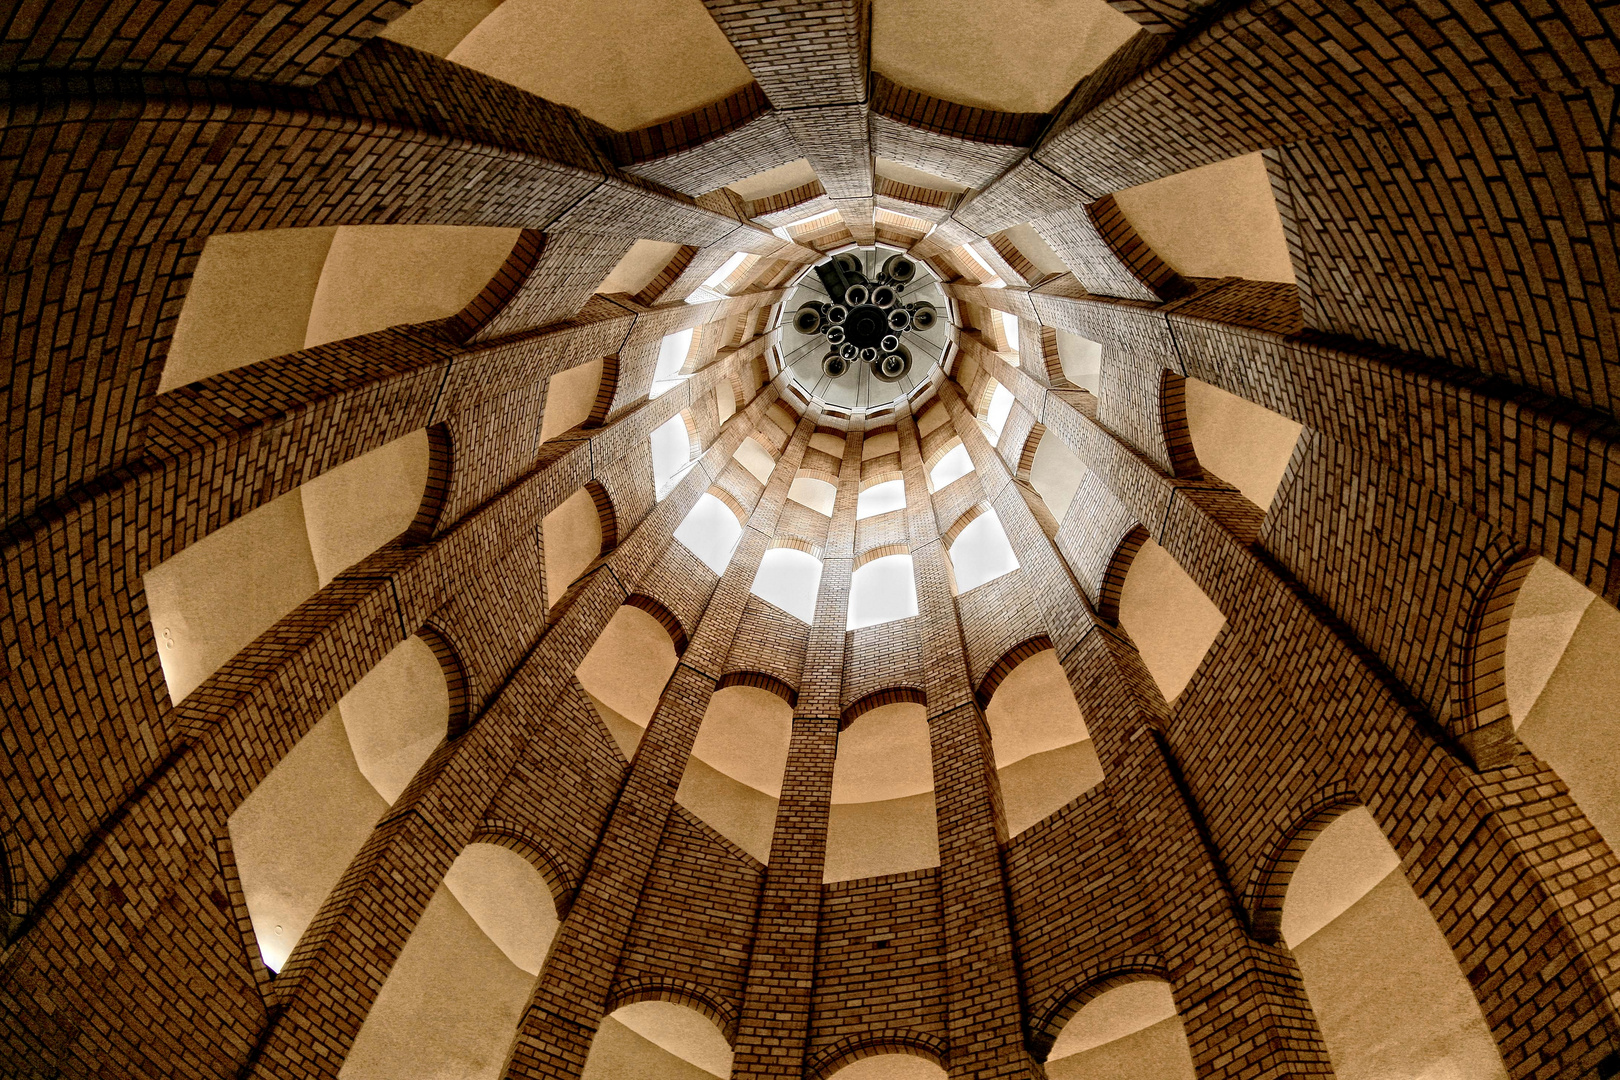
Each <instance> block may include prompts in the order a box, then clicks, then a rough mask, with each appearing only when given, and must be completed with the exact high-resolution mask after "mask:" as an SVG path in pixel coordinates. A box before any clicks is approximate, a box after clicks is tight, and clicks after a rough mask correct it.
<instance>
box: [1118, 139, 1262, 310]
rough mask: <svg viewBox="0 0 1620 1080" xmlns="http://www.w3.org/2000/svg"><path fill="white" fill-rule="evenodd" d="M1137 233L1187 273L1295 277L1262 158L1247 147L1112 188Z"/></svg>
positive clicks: (1186, 274) (1179, 270) (1260, 278)
mask: <svg viewBox="0 0 1620 1080" xmlns="http://www.w3.org/2000/svg"><path fill="white" fill-rule="evenodd" d="M1114 201H1115V202H1117V203H1118V204H1119V208H1120V210H1121V211H1122V212H1123V213H1124V214H1125V217H1126V219H1127V220H1128V221H1130V223H1131V224H1132V225H1134V226H1135V227H1136V232H1137V235H1139V236H1140V237H1141V238H1142V239H1143V241H1145V242H1146V243H1147V245H1148V247H1150V248H1152V249H1153V250H1154V252H1155V253H1157V254H1158V256H1159V258H1161V259H1163V260H1164V261H1165V262H1167V263H1169V264H1170V266H1171V268H1172V269H1174V270H1176V271H1178V272H1179V273H1181V274H1182V275H1184V276H1186V277H1226V276H1228V275H1230V276H1234V277H1243V278H1251V279H1253V280H1255V281H1285V282H1292V281H1293V280H1294V264H1293V260H1292V259H1291V258H1290V257H1289V254H1288V242H1287V240H1286V238H1285V237H1284V235H1283V227H1282V218H1281V217H1279V216H1278V214H1277V202H1276V199H1275V198H1274V197H1273V196H1272V194H1271V178H1270V177H1269V176H1268V175H1267V173H1266V163H1265V159H1264V158H1262V157H1261V156H1260V155H1259V154H1245V155H1243V156H1241V157H1235V158H1227V159H1226V160H1225V161H1219V162H1216V163H1215V164H1213V165H1205V166H1204V167H1203V168H1199V169H1192V170H1189V171H1188V172H1184V173H1177V174H1175V175H1174V176H1167V177H1165V178H1164V179H1162V180H1154V181H1151V182H1150V183H1146V184H1141V185H1139V186H1137V187H1131V188H1126V189H1125V190H1123V191H1117V192H1115V193H1114Z"/></svg>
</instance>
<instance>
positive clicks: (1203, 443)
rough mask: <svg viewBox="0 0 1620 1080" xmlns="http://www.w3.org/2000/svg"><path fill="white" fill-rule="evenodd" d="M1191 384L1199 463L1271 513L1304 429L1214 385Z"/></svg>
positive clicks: (1190, 413)
mask: <svg viewBox="0 0 1620 1080" xmlns="http://www.w3.org/2000/svg"><path fill="white" fill-rule="evenodd" d="M1185 386H1186V395H1187V430H1188V432H1189V433H1190V434H1191V435H1192V443H1193V451H1194V452H1195V453H1196V454H1197V455H1198V464H1199V465H1201V466H1203V467H1204V468H1205V469H1208V470H1209V471H1210V472H1212V473H1214V474H1215V475H1216V476H1218V477H1220V478H1221V479H1222V480H1225V481H1226V482H1227V483H1228V484H1231V485H1232V486H1233V487H1235V488H1237V489H1238V490H1239V491H1241V492H1243V494H1244V496H1245V497H1246V498H1247V499H1248V500H1249V501H1250V502H1252V503H1254V504H1255V505H1256V506H1258V507H1259V508H1260V509H1262V510H1265V509H1268V508H1269V507H1270V506H1271V500H1272V499H1273V498H1275V497H1276V494H1277V487H1278V485H1279V484H1281V483H1282V478H1283V473H1284V472H1286V471H1287V469H1288V460H1289V458H1291V457H1293V456H1294V445H1295V444H1296V443H1298V442H1299V433H1300V432H1301V431H1303V430H1304V426H1303V425H1301V424H1296V423H1295V422H1294V421H1292V420H1290V419H1288V418H1287V417H1286V416H1280V415H1278V414H1277V413H1274V412H1272V411H1271V410H1270V409H1268V408H1266V407H1264V406H1263V405H1256V404H1255V403H1254V402H1252V401H1248V400H1246V399H1244V398H1240V397H1238V396H1237V395H1236V394H1229V393H1227V392H1226V391H1225V390H1222V389H1220V388H1219V387H1216V386H1211V385H1210V384H1209V383H1206V382H1200V381H1199V380H1197V379H1188V380H1186V383H1185Z"/></svg>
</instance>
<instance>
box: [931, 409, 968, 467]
mask: <svg viewBox="0 0 1620 1080" xmlns="http://www.w3.org/2000/svg"><path fill="white" fill-rule="evenodd" d="M948 423H949V421H947V424H948ZM962 445H963V443H962V436H960V435H957V434H955V433H953V434H952V435H951V436H950V437H949V438H947V439H946V440H945V441H943V442H941V443H940V444H939V445H938V446H936V447H934V450H933V452H932V453H930V454H928V455H927V456H925V457H924V458H923V472H925V473H931V472H933V471H934V466H935V465H938V464H939V461H940V459H941V458H943V457H944V456H945V455H946V454H948V453H950V452H951V451H952V450H955V449H956V448H957V447H958V446H962Z"/></svg>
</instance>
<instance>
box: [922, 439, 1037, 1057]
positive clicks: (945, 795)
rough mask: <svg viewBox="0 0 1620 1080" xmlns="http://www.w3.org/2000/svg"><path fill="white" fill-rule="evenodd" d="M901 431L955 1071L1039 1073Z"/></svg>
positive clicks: (998, 826) (946, 618)
mask: <svg viewBox="0 0 1620 1080" xmlns="http://www.w3.org/2000/svg"><path fill="white" fill-rule="evenodd" d="M898 427H899V434H900V467H901V471H902V472H903V474H904V476H905V485H906V527H907V530H908V532H909V533H910V537H911V561H912V567H913V572H914V573H915V574H916V580H917V609H918V616H917V617H918V619H919V620H920V621H921V628H922V634H921V637H922V643H923V672H924V679H925V680H926V688H927V694H928V731H929V741H930V743H931V745H932V748H933V758H934V806H935V813H936V814H937V817H938V827H939V882H940V893H941V901H942V906H943V909H944V912H945V926H944V931H945V949H946V960H945V963H946V986H947V989H948V993H949V1003H948V1006H947V1012H946V1024H947V1031H948V1032H949V1043H950V1073H951V1075H952V1076H953V1077H957V1076H960V1077H993V1076H1022V1077H1036V1076H1039V1075H1040V1069H1039V1067H1038V1066H1037V1065H1036V1064H1035V1062H1034V1060H1033V1059H1032V1058H1031V1057H1030V1056H1029V1051H1028V1050H1027V1049H1026V1048H1025V1045H1024V1020H1023V1002H1022V998H1021V993H1020V989H1019V983H1018V957H1017V949H1016V945H1015V942H1014V940H1013V932H1012V922H1011V918H1010V913H1009V911H1008V908H1007V890H1006V883H1005V881H1004V879H1003V876H1002V866H1001V843H1002V841H1003V840H1004V839H1005V838H1006V832H1007V827H1006V822H1005V820H1004V819H1003V817H1002V812H1001V789H1000V788H999V786H998V785H997V783H996V771H995V758H994V755H993V754H992V753H991V750H990V728H989V726H988V725H987V724H986V722H985V719H984V713H983V712H981V711H980V709H979V704H978V702H977V701H976V700H975V698H974V696H973V687H972V685H971V682H970V678H969V674H968V666H967V654H966V650H965V649H964V647H963V642H962V627H961V623H960V621H959V619H958V617H957V611H956V598H955V597H954V596H953V595H952V594H951V586H950V579H949V578H948V576H947V575H946V572H945V550H944V541H943V540H942V539H941V538H940V536H939V527H938V525H937V523H936V521H935V517H934V510H933V498H932V496H931V495H930V494H929V491H928V481H927V476H926V470H925V468H924V466H923V458H922V447H921V445H920V444H919V443H918V440H917V423H916V421H915V420H914V419H913V418H912V416H911V414H910V413H909V411H908V412H906V413H905V414H904V415H902V416H901V417H900V418H899V422H898Z"/></svg>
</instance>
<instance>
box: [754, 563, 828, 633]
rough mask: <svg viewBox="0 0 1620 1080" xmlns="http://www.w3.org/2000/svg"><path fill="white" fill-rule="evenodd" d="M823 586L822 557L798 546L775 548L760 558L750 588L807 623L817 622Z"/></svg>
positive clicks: (768, 601) (757, 594) (762, 598)
mask: <svg viewBox="0 0 1620 1080" xmlns="http://www.w3.org/2000/svg"><path fill="white" fill-rule="evenodd" d="M820 589H821V560H820V559H818V558H816V557H815V556H814V555H810V554H808V553H806V552H803V551H799V550H796V549H795V548H791V547H775V548H771V549H770V550H769V551H767V552H766V553H765V555H764V557H763V558H762V559H760V561H759V571H758V572H757V573H756V574H755V575H754V583H753V585H752V587H751V590H750V591H752V592H753V594H754V595H755V596H757V597H759V598H760V599H761V600H764V601H766V602H767V603H771V604H775V605H776V606H777V607H779V608H781V609H782V610H783V611H785V612H787V613H788V614H789V615H792V616H793V617H794V618H795V619H798V620H799V621H800V622H802V623H806V624H808V623H812V622H815V619H816V595H817V593H818V592H819V591H820Z"/></svg>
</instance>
